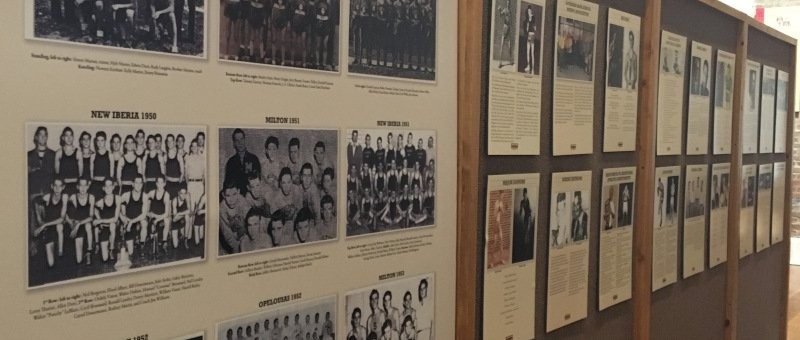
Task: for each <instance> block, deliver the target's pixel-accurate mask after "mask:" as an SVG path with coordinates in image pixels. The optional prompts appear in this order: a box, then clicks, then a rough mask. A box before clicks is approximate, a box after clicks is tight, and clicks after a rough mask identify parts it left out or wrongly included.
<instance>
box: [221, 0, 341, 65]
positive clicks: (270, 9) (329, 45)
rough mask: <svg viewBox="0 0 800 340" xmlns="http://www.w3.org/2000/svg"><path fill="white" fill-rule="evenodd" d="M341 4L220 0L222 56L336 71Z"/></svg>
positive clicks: (333, 0) (328, 0) (315, 0)
mask: <svg viewBox="0 0 800 340" xmlns="http://www.w3.org/2000/svg"><path fill="white" fill-rule="evenodd" d="M339 3H340V0H305V1H294V0H249V1H240V0H220V8H221V11H220V13H219V18H220V31H219V34H220V35H219V42H220V46H219V50H220V53H219V56H220V59H223V60H233V61H239V62H248V63H255V64H263V65H275V66H283V67H289V68H301V69H309V70H321V71H332V72H338V71H339V41H340V39H341V37H340V34H339V27H340V19H339V17H340V14H339V13H340V12H339V11H340V5H339Z"/></svg>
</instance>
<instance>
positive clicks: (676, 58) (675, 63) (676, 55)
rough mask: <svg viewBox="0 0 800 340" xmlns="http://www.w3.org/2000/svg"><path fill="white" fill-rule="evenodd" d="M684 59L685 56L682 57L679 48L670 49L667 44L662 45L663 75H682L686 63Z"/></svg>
mask: <svg viewBox="0 0 800 340" xmlns="http://www.w3.org/2000/svg"><path fill="white" fill-rule="evenodd" d="M684 59H685V56H683V55H681V53H680V51H679V50H678V49H677V48H674V47H670V46H668V45H667V44H662V45H661V73H668V74H669V73H672V74H674V75H678V76H679V75H682V74H683V67H684V63H685V62H686V60H684Z"/></svg>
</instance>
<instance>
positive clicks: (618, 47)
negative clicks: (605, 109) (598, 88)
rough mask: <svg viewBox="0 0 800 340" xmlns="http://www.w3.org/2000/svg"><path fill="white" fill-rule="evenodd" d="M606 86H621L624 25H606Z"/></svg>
mask: <svg viewBox="0 0 800 340" xmlns="http://www.w3.org/2000/svg"><path fill="white" fill-rule="evenodd" d="M608 36H609V38H608V87H616V88H622V64H623V61H622V56H623V53H624V52H623V47H622V46H623V45H624V44H625V27H622V26H618V25H614V24H609V25H608Z"/></svg>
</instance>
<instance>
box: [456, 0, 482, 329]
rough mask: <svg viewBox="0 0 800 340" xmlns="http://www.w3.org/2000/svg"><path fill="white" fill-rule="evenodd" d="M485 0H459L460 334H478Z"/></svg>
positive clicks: (457, 275) (458, 306)
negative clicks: (478, 252) (478, 254)
mask: <svg viewBox="0 0 800 340" xmlns="http://www.w3.org/2000/svg"><path fill="white" fill-rule="evenodd" d="M483 4H484V3H483V1H474V0H458V46H459V48H458V194H457V198H458V219H457V221H458V222H457V224H458V241H457V245H456V259H457V260H456V262H457V266H456V267H457V268H456V301H457V302H459V303H457V304H456V305H457V308H456V329H455V331H456V339H477V338H478V337H477V334H476V327H475V326H476V325H475V324H476V322H477V311H476V308H477V303H476V302H477V301H478V299H477V287H478V286H477V285H478V277H477V273H476V268H477V267H478V263H477V262H478V261H477V257H476V252H477V251H479V250H478V239H477V237H478V236H477V229H476V228H477V226H478V209H479V202H480V200H479V199H478V192H479V190H478V189H477V188H476V184H477V183H479V177H478V174H479V170H480V169H479V166H480V164H479V161H480V151H479V150H480V143H481V140H480V122H481V88H482V84H483V80H482V74H481V69H482V60H481V56H482V53H481V50H482V42H483V39H482V37H483V17H484V15H483V9H484V6H483Z"/></svg>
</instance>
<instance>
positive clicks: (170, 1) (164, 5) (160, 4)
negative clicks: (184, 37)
mask: <svg viewBox="0 0 800 340" xmlns="http://www.w3.org/2000/svg"><path fill="white" fill-rule="evenodd" d="M150 10H151V11H152V14H153V18H152V20H153V27H154V30H153V31H154V33H155V37H156V40H159V41H160V40H161V29H162V28H161V25H160V24H161V23H160V22H159V21H166V25H168V28H171V29H172V31H171V32H172V48H171V49H170V51H171V52H172V53H178V35H179V32H178V22H177V19H176V17H175V11H176V9H175V0H150ZM178 10H180V11H183V7H181V8H180V9H178Z"/></svg>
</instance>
